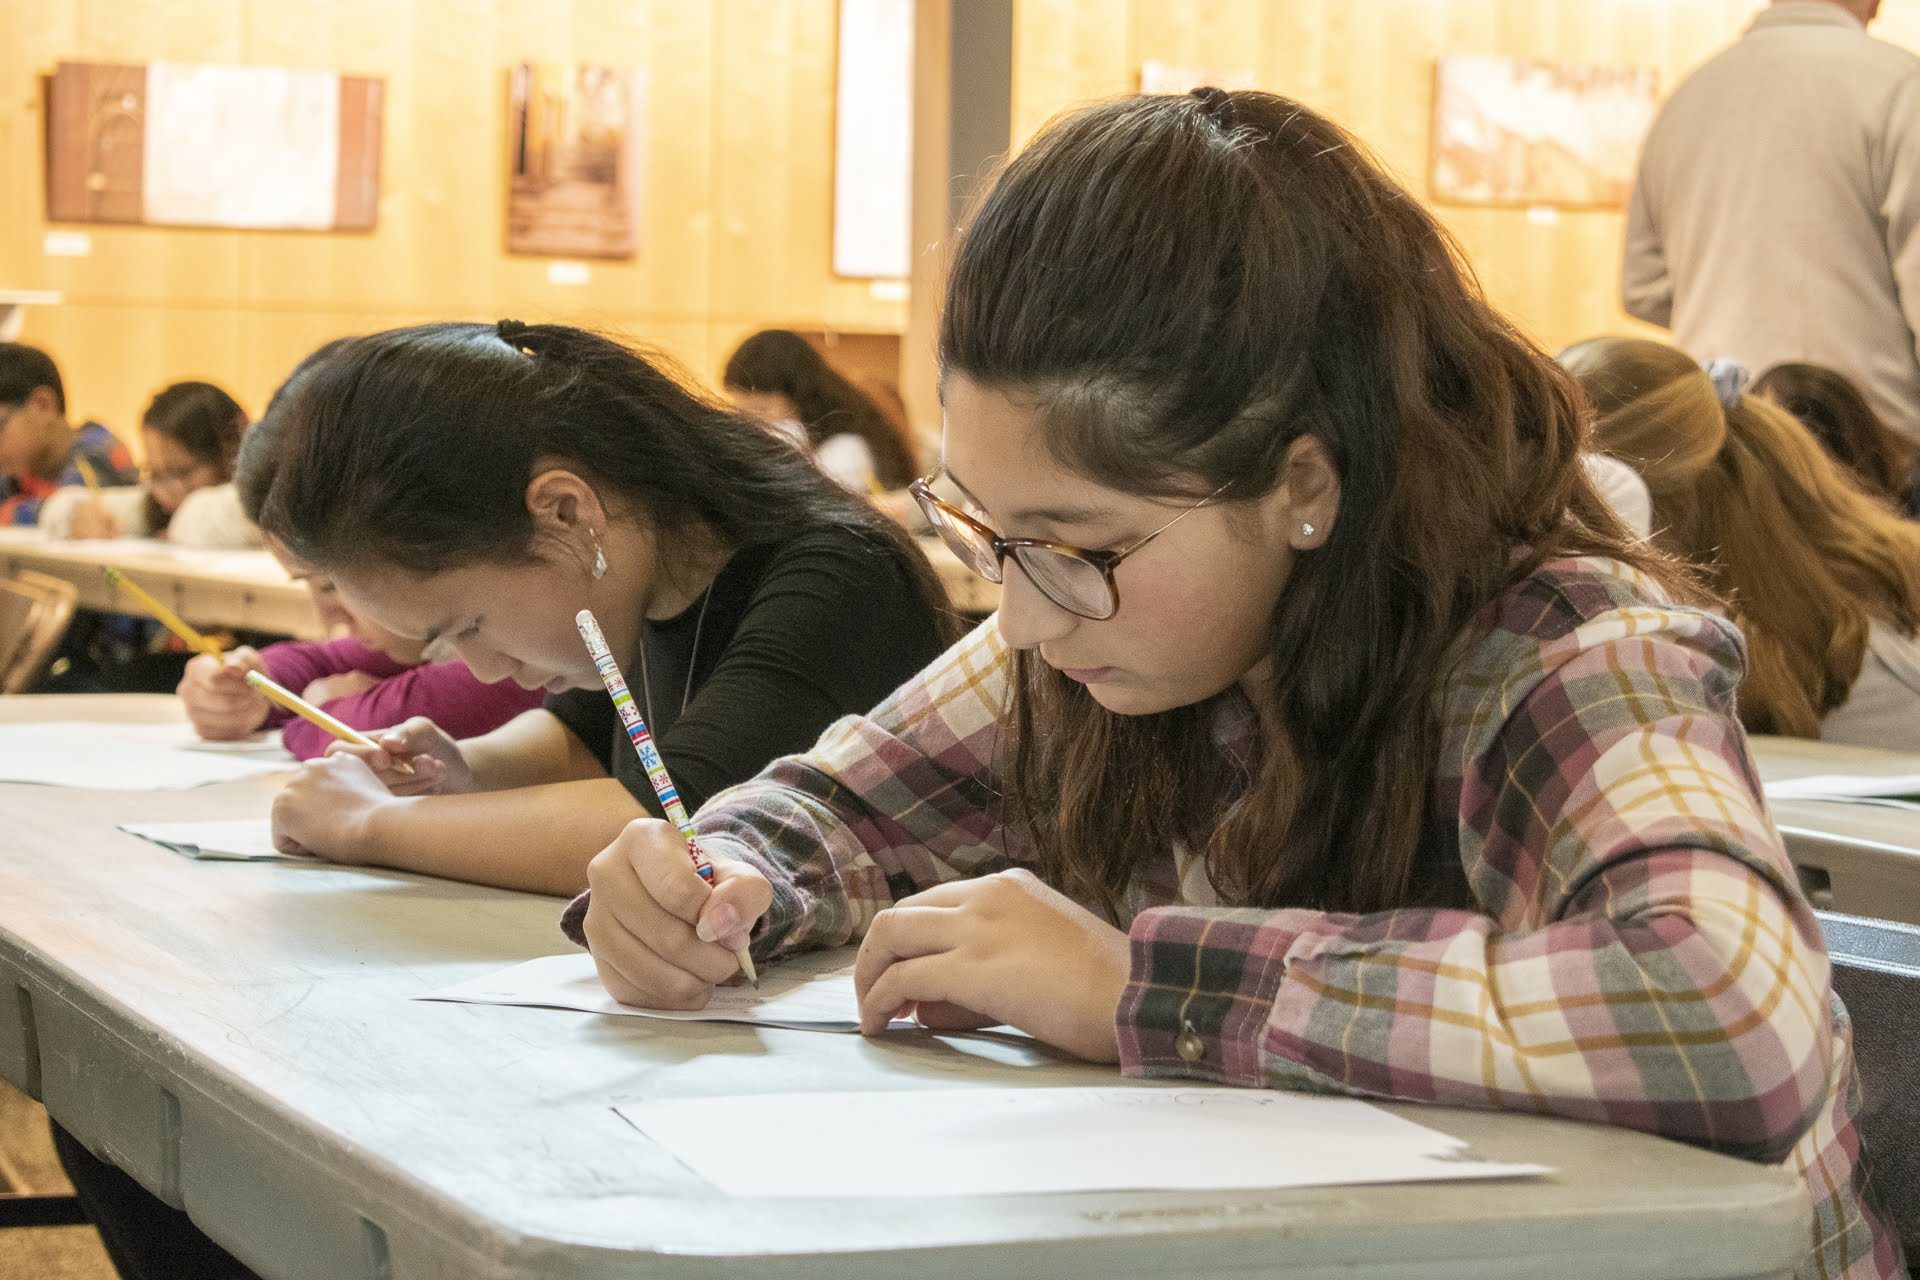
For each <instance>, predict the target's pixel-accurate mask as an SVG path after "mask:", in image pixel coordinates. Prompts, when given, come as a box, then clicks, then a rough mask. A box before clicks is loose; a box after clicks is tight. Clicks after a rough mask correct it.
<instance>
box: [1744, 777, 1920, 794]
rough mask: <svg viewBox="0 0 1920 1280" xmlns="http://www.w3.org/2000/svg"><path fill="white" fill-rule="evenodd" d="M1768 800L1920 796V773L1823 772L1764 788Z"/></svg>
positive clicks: (1766, 785) (1768, 785)
mask: <svg viewBox="0 0 1920 1280" xmlns="http://www.w3.org/2000/svg"><path fill="white" fill-rule="evenodd" d="M1762 790H1763V791H1765V792H1766V795H1767V799H1769V800H1859V799H1867V798H1872V797H1879V796H1887V797H1898V796H1920V773H1889V774H1873V773H1820V774H1813V775H1810V776H1808V777H1805V778H1788V779H1786V780H1785V781H1782V782H1769V783H1767V784H1765V786H1764V787H1762Z"/></svg>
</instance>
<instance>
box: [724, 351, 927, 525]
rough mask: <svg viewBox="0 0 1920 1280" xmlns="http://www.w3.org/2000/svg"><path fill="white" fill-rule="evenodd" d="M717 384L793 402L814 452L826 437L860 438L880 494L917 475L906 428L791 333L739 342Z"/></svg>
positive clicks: (908, 481) (918, 472)
mask: <svg viewBox="0 0 1920 1280" xmlns="http://www.w3.org/2000/svg"><path fill="white" fill-rule="evenodd" d="M722 381H723V382H725V384H726V385H727V386H729V387H737V388H739V389H740V390H742V391H758V392H760V393H762V394H769V393H770V394H773V395H781V396H785V397H786V398H787V399H789V400H791V401H793V407H794V409H795V410H796V411H798V413H799V414H800V425H801V426H803V427H805V428H806V429H807V439H808V440H809V441H810V442H811V443H812V444H813V446H814V447H815V448H816V449H817V448H819V447H820V445H822V444H824V443H825V442H826V440H827V438H828V437H829V436H835V435H840V434H842V433H849V434H852V435H856V436H859V437H860V438H861V439H862V440H864V441H866V444H867V449H868V451H869V452H870V453H872V454H873V474H874V478H875V479H877V480H879V481H880V484H881V485H882V487H884V488H888V489H904V488H906V487H907V486H908V485H909V484H911V483H913V479H914V477H915V476H917V475H919V474H920V468H919V466H918V465H917V464H916V463H915V461H914V456H913V455H914V450H913V443H912V441H911V440H910V439H909V438H908V436H907V432H906V428H905V427H904V426H903V425H902V424H900V423H898V422H895V421H894V420H893V419H892V418H891V417H889V416H888V415H887V413H886V411H885V410H883V409H882V408H881V407H880V405H879V403H878V402H877V401H875V400H874V398H873V397H872V396H870V395H868V394H867V393H866V392H864V391H862V390H861V389H860V388H859V387H856V386H854V385H853V383H852V382H851V381H850V380H849V379H848V378H847V377H846V375H844V374H842V373H841V372H840V371H839V370H838V369H836V368H834V367H833V366H832V365H830V364H828V363H827V359H826V357H825V356H823V355H821V354H820V353H819V352H818V351H815V350H814V349H813V344H812V343H810V342H808V341H807V340H806V339H805V338H803V337H801V336H800V335H799V334H797V333H795V332H793V331H792V330H791V329H762V330H761V331H760V332H759V333H756V334H754V335H753V336H752V337H750V338H748V339H747V340H746V341H745V342H742V343H741V344H740V345H739V346H738V347H737V348H735V350H734V353H733V355H732V356H730V357H728V359H727V370H726V373H725V374H724V375H723V377H722Z"/></svg>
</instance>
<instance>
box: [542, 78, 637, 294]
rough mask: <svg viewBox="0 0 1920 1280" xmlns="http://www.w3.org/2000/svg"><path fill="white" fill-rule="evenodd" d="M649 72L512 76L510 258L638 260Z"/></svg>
mask: <svg viewBox="0 0 1920 1280" xmlns="http://www.w3.org/2000/svg"><path fill="white" fill-rule="evenodd" d="M646 89H647V80H646V72H644V71H639V70H630V69H619V68H613V67H590V66H561V67H556V66H542V65H538V64H535V63H531V62H523V63H521V64H519V65H518V66H516V67H514V68H513V69H512V70H511V71H510V72H508V110H507V135H508V140H509V146H510V148H511V151H510V156H509V161H508V173H509V179H508V185H507V252H509V253H531V254H540V255H542V256H545V257H563V258H631V257H633V256H634V254H635V253H636V252H637V251H638V249H639V245H640V194H641V182H640V179H641V173H642V166H643V164H644V163H645V157H646V151H645V144H646V130H645V129H644V128H643V127H642V125H643V122H644V120H645V118H646Z"/></svg>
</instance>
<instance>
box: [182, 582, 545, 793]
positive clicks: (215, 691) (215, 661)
mask: <svg viewBox="0 0 1920 1280" xmlns="http://www.w3.org/2000/svg"><path fill="white" fill-rule="evenodd" d="M272 549H273V551H274V553H275V555H276V556H277V557H278V558H279V560H280V562H281V563H282V564H283V565H285V566H286V569H287V572H288V573H290V574H292V575H293V576H294V578H295V579H297V580H299V581H302V582H304V583H305V584H306V586H307V589H308V591H310V592H311V593H312V594H313V605H314V611H315V612H316V613H317V614H319V616H320V621H321V624H322V625H323V626H325V627H326V629H327V630H328V631H329V632H337V631H345V632H346V634H345V635H344V636H342V637H340V638H339V639H336V640H329V641H325V642H320V643H315V642H311V641H305V640H287V641H282V642H281V643H279V644H270V645H268V646H267V647H266V648H264V649H259V650H255V649H252V648H249V647H241V648H238V649H233V650H230V651H229V652H227V653H225V654H223V655H221V656H220V657H218V658H212V657H207V656H205V655H202V656H200V657H197V658H195V659H194V660H193V661H191V662H189V663H188V664H187V670H186V674H185V676H184V677H183V678H182V679H181V681H180V687H179V689H178V690H177V691H176V692H178V693H179V695H180V701H181V702H182V703H183V704H184V705H185V707H186V711H187V719H188V720H189V721H191V722H192V723H193V728H194V731H195V732H196V733H198V734H199V735H200V736H201V737H202V738H205V739H207V740H209V741H212V742H230V741H234V740H236V739H240V738H246V737H250V736H251V735H253V734H255V733H257V732H259V731H260V730H262V729H278V730H280V740H281V741H282V742H283V743H285V744H286V748H287V750H288V751H289V752H291V753H292V754H293V755H294V757H295V758H296V759H300V760H311V759H313V758H314V757H315V756H321V755H325V754H326V751H327V748H328V747H329V746H331V745H332V744H333V741H334V738H333V735H332V734H329V733H328V732H327V731H326V730H324V729H322V728H320V727H319V726H318V725H314V724H309V723H308V722H307V721H305V720H302V719H300V718H299V717H298V716H295V715H293V714H292V713H291V712H289V711H287V710H285V709H284V708H282V707H280V706H277V705H276V704H274V703H271V702H269V701H267V700H266V699H265V698H264V697H262V696H261V695H260V694H258V693H256V692H254V690H253V689H252V688H251V687H250V686H249V685H248V684H247V672H249V671H261V672H265V673H266V675H267V677H268V678H269V679H271V680H272V681H274V682H275V683H276V684H279V685H281V686H282V687H284V688H288V689H292V690H293V691H294V692H296V693H298V694H299V695H300V696H301V697H303V698H305V699H306V700H307V701H308V702H311V703H313V704H314V705H315V706H318V707H320V708H321V709H322V710H323V711H325V712H327V714H329V715H331V716H333V717H334V718H335V719H336V720H339V721H341V722H342V723H344V724H347V725H349V726H351V727H352V728H355V729H362V730H367V731H377V730H381V729H387V728H391V727H393V726H394V725H397V724H400V723H402V722H403V721H405V720H407V719H409V718H411V717H413V716H424V717H426V718H427V719H429V720H431V721H433V722H434V723H435V724H437V725H439V726H440V727H441V728H443V729H444V730H445V731H446V732H447V733H449V734H451V735H453V736H454V737H456V738H469V737H475V736H477V735H479V734H483V733H489V732H491V731H492V730H494V729H498V728H499V727H500V726H501V725H503V724H505V723H506V722H507V721H509V720H511V719H513V718H514V717H515V716H517V715H519V714H520V713H521V712H522V711H531V710H532V709H534V708H535V707H537V706H539V705H540V703H541V700H542V698H543V696H544V695H542V694H541V692H540V691H539V690H538V689H523V688H521V687H520V686H519V685H517V684H515V683H514V682H513V681H512V680H501V681H498V682H497V683H494V684H482V683H481V682H480V680H479V679H478V677H476V676H475V675H474V674H473V672H471V671H469V670H468V669H467V664H466V663H464V662H461V661H459V660H458V659H451V660H448V661H445V662H428V661H426V658H425V649H424V646H423V645H421V644H420V642H419V641H417V640H408V639H405V638H404V637H401V636H396V635H394V634H392V633H391V632H388V631H384V630H382V629H381V628H379V627H377V626H375V625H373V624H372V623H370V622H368V621H366V620H365V619H363V618H360V617H357V616H355V614H354V613H353V611H352V610H350V609H348V608H347V607H346V605H345V604H343V603H342V602H341V600H340V593H339V592H338V591H337V590H335V589H334V586H333V583H332V582H331V581H329V580H328V579H327V577H326V575H324V574H321V573H317V572H315V571H314V570H312V569H310V568H308V567H307V566H305V565H302V564H300V563H298V562H297V561H295V560H293V559H292V558H291V557H290V556H288V555H287V554H286V553H285V550H284V548H281V547H278V546H275V547H273V548H272Z"/></svg>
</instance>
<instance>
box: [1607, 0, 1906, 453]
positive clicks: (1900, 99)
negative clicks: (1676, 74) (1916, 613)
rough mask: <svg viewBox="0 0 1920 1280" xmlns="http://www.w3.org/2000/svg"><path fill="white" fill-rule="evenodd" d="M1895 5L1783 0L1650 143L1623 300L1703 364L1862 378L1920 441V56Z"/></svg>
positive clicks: (1724, 55) (1699, 79) (1685, 97)
mask: <svg viewBox="0 0 1920 1280" xmlns="http://www.w3.org/2000/svg"><path fill="white" fill-rule="evenodd" d="M1879 8H1880V3H1879V0H1775V2H1774V3H1773V4H1772V5H1771V6H1770V7H1768V8H1766V9H1764V10H1762V11H1761V12H1760V13H1759V15H1758V16H1756V17H1755V18H1754V21H1753V25H1752V26H1750V27H1749V28H1748V29H1747V31H1746V33H1745V34H1744V35H1743V36H1742V37H1741V38H1740V39H1739V40H1738V41H1736V42H1735V43H1734V44H1733V45H1732V46H1731V47H1729V48H1727V49H1725V50H1723V51H1722V52H1721V53H1719V54H1718V55H1716V56H1715V57H1714V58H1712V59H1711V60H1710V61H1708V62H1707V63H1706V64H1705V65H1703V66H1702V67H1700V68H1699V69H1698V70H1697V71H1695V72H1694V73H1693V74H1692V75H1691V76H1689V77H1688V78H1687V79H1686V80H1685V81H1684V82H1683V83H1682V84H1681V85H1680V87H1679V88H1678V89H1676V90H1675V91H1674V93H1673V96H1672V98H1671V99H1669V100H1668V102H1667V104H1666V106H1665V107H1664V108H1662V110H1661V112H1660V116H1659V118H1658V119H1657V120H1656V121H1655V122H1654V125H1653V128H1652V130H1651V131H1650V132H1649V133H1648V135H1647V141H1646V145H1645V147H1644V148H1643V150H1642V152H1641V157H1640V172H1639V176H1638V179H1637V181H1636V182H1635V184H1634V191H1633V199H1632V202H1631V204H1630V205H1629V207H1628V211H1627V238H1626V255H1625V263H1624V267H1623V271H1622V276H1621V301H1622V303H1623V304H1624V305H1625V307H1626V309H1627V311H1628V312H1629V313H1630V314H1632V315H1634V316H1637V317H1639V318H1640V319H1642V320H1647V321H1651V322H1652V323H1654V324H1658V325H1664V326H1666V327H1668V328H1671V329H1672V330H1673V337H1674V341H1675V343H1676V345H1678V346H1680V347H1681V348H1682V349H1683V350H1685V351H1686V352H1688V353H1689V354H1690V355H1692V356H1693V357H1694V358H1696V359H1702V360H1704V359H1710V358H1712V357H1715V356H1730V357H1733V358H1735V359H1738V360H1740V361H1742V362H1743V363H1745V364H1747V365H1749V366H1750V367H1752V368H1755V369H1766V368H1768V367H1770V366H1772V365H1774V364H1776V363H1778V362H1780V361H1783V360H1803V361H1811V362H1813V363H1816V364H1824V365H1828V366H1831V367H1833V368H1836V369H1839V370H1841V371H1843V372H1845V373H1847V374H1848V375H1850V376H1851V377H1852V378H1853V379H1854V380H1855V381H1856V382H1857V383H1858V384H1859V385H1860V387H1861V389H1862V390H1863V391H1865V392H1866V394H1867V396H1868V398H1869V399H1870V400H1871V401H1872V402H1873V405H1874V408H1875V409H1877V410H1878V411H1879V412H1880V415H1881V417H1882V418H1884V419H1885V420H1886V421H1887V422H1888V423H1889V424H1890V425H1892V426H1894V427H1895V428H1896V429H1898V430H1899V431H1901V432H1902V433H1903V434H1905V435H1907V436H1908V437H1910V438H1914V439H1920V358H1917V357H1916V354H1915V336H1914V335H1915V332H1916V330H1920V58H1916V57H1915V56H1914V55H1913V54H1911V53H1908V52H1907V51H1906V50H1904V49H1900V48H1896V47H1895V46H1893V45H1890V44H1887V43H1885V42H1884V41H1880V40H1875V39H1873V38H1872V37H1871V36H1869V35H1868V34H1867V31H1866V25H1867V23H1868V22H1870V21H1872V19H1873V18H1874V16H1875V14H1876V13H1877V12H1878V10H1879Z"/></svg>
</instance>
